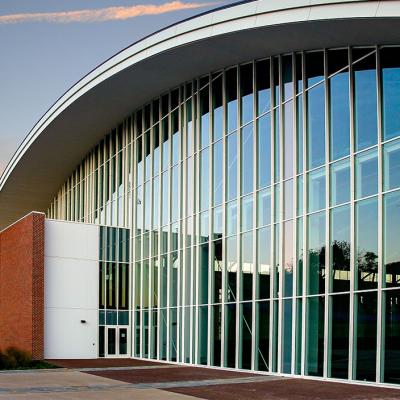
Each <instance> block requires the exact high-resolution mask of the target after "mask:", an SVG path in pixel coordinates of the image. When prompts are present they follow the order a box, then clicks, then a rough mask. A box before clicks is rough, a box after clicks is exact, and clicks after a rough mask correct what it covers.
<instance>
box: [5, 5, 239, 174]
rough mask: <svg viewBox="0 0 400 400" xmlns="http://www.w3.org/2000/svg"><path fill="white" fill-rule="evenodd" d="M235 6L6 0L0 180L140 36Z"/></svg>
mask: <svg viewBox="0 0 400 400" xmlns="http://www.w3.org/2000/svg"><path fill="white" fill-rule="evenodd" d="M236 1H237V0H181V1H173V0H150V1H146V0H68V1H60V0H1V1H0V52H1V53H0V54H1V55H0V174H1V172H2V171H3V170H4V168H5V167H6V165H7V163H8V162H9V161H10V159H11V157H12V155H13V154H14V152H15V151H16V150H17V148H18V146H19V145H20V144H21V142H22V141H23V139H24V138H25V137H26V135H27V134H28V133H29V131H30V130H31V129H32V127H33V126H34V124H35V123H36V122H37V121H38V120H39V119H40V117H41V116H42V115H43V114H44V113H45V112H46V111H47V110H48V109H49V108H50V107H51V105H52V104H53V103H54V102H55V101H56V100H57V99H58V98H59V97H60V96H61V95H62V94H63V93H64V92H65V91H66V90H67V89H69V88H70V87H71V86H72V85H73V84H74V83H76V82H77V81H78V80H79V79H80V78H82V77H83V76H84V75H86V74H87V73H88V72H89V71H91V70H92V69H93V68H95V67H96V66H98V65H99V64H100V63H102V62H103V61H105V60H106V59H108V58H109V57H111V56H112V55H114V54H115V53H117V52H118V51H120V50H122V49H124V48H125V47H127V46H129V45H130V44H132V43H134V42H135V41H137V40H139V39H140V38H142V37H144V36H146V35H148V34H150V33H152V32H155V31H157V30H159V29H161V28H163V27H166V26H168V25H170V24H172V23H174V22H177V21H180V20H182V19H185V18H188V17H190V16H192V15H196V14H198V13H201V12H204V11H207V10H210V9H212V8H215V7H219V6H222V5H225V4H231V3H235V2H236Z"/></svg>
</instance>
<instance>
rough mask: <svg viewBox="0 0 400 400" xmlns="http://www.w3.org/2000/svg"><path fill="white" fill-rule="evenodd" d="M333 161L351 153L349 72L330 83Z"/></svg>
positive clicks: (339, 75) (343, 73)
mask: <svg viewBox="0 0 400 400" xmlns="http://www.w3.org/2000/svg"><path fill="white" fill-rule="evenodd" d="M329 83H330V85H329V95H330V118H331V121H330V125H331V126H330V128H331V132H330V134H331V148H330V150H331V160H336V159H338V158H341V157H344V156H347V155H348V154H349V151H350V114H349V110H350V106H349V72H348V71H347V70H346V71H344V72H341V73H339V74H337V75H335V76H334V77H332V78H331V79H330V81H329Z"/></svg>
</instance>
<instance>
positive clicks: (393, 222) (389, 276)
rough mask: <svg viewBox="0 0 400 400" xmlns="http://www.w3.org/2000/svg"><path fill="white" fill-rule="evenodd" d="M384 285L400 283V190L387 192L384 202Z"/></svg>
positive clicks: (390, 285)
mask: <svg viewBox="0 0 400 400" xmlns="http://www.w3.org/2000/svg"><path fill="white" fill-rule="evenodd" d="M383 207H384V209H383V213H384V214H383V215H384V221H383V223H384V225H383V262H384V275H383V276H384V279H383V285H384V286H387V287H392V286H399V285H400V246H399V232H400V192H394V193H389V194H386V195H385V197H384V202H383Z"/></svg>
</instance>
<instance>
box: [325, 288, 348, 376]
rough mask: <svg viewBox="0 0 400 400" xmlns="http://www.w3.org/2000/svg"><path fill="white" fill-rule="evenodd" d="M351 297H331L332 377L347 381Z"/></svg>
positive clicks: (330, 352)
mask: <svg viewBox="0 0 400 400" xmlns="http://www.w3.org/2000/svg"><path fill="white" fill-rule="evenodd" d="M349 299H350V298H349V295H348V294H345V295H337V296H330V302H331V307H330V309H331V313H332V319H331V326H330V335H331V340H330V342H329V343H330V346H331V348H330V351H329V352H328V354H330V360H329V361H330V368H328V370H330V372H331V373H330V377H332V378H341V379H347V377H348V369H349V368H348V360H349V322H350V314H349V312H350V301H349Z"/></svg>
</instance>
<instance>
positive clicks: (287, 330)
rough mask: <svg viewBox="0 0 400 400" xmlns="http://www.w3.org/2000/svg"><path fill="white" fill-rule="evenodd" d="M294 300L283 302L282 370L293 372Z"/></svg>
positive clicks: (288, 372) (287, 372)
mask: <svg viewBox="0 0 400 400" xmlns="http://www.w3.org/2000/svg"><path fill="white" fill-rule="evenodd" d="M292 309H293V307H292V300H291V299H290V300H283V302H282V316H283V320H282V325H283V326H282V332H283V335H282V372H283V373H284V374H290V373H291V367H292Z"/></svg>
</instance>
